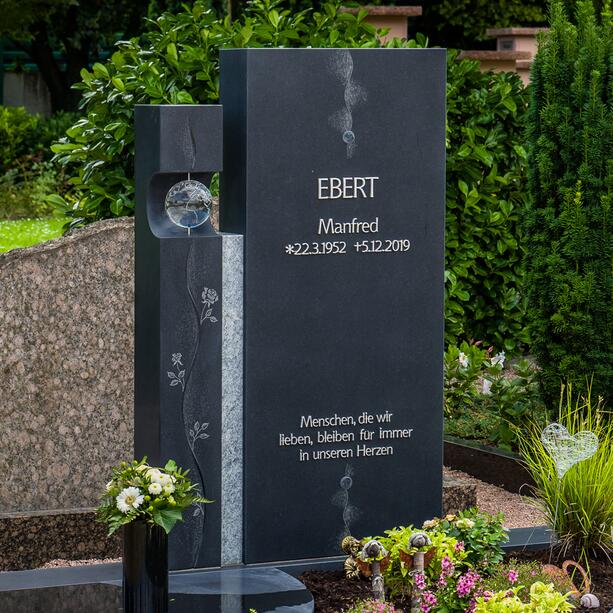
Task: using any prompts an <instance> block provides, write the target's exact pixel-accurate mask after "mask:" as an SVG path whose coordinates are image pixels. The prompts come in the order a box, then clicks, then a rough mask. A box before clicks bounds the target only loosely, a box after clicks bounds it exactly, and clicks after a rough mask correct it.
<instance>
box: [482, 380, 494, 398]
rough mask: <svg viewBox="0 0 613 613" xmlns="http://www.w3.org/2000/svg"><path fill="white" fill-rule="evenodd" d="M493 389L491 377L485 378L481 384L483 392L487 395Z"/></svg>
mask: <svg viewBox="0 0 613 613" xmlns="http://www.w3.org/2000/svg"><path fill="white" fill-rule="evenodd" d="M491 390H492V382H491V381H490V380H489V379H483V385H482V386H481V393H483V394H485V395H487V394H490V393H491Z"/></svg>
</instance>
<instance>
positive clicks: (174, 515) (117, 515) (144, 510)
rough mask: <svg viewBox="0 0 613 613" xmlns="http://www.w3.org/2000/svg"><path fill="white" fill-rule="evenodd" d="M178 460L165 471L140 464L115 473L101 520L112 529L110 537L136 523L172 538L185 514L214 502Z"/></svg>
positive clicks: (125, 465)
mask: <svg viewBox="0 0 613 613" xmlns="http://www.w3.org/2000/svg"><path fill="white" fill-rule="evenodd" d="M188 472H189V471H187V470H185V471H184V470H181V469H180V468H178V467H177V465H176V463H175V462H174V460H169V461H168V462H167V464H166V466H164V468H163V469H162V468H154V467H151V466H149V465H148V464H147V458H143V459H142V460H141V461H140V462H138V461H137V460H134V462H132V463H128V462H122V463H121V464H120V465H119V466H118V467H116V468H114V469H113V478H112V479H111V480H110V481H109V482H108V483H107V484H106V492H105V494H104V495H103V497H102V504H101V505H100V506H99V507H98V510H97V512H98V519H99V521H101V522H104V523H105V524H107V525H108V527H109V535H111V534H113V532H115V531H116V530H118V529H119V528H121V526H124V525H126V524H129V523H130V522H132V521H135V520H144V521H146V522H147V523H149V524H156V525H158V526H160V527H161V528H163V529H164V531H165V532H166V534H168V533H169V532H170V531H171V530H172V529H173V528H174V526H175V524H176V523H177V522H178V521H182V519H183V512H184V511H185V510H187V509H188V508H189V507H191V506H192V505H197V504H203V503H206V502H210V500H206V499H205V498H201V497H200V496H198V492H197V491H196V484H194V483H192V482H191V481H190V480H189V478H188V477H187V474H188Z"/></svg>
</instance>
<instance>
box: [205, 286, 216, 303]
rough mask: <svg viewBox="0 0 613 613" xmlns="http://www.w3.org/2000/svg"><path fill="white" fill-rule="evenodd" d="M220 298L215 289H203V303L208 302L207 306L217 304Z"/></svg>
mask: <svg viewBox="0 0 613 613" xmlns="http://www.w3.org/2000/svg"><path fill="white" fill-rule="evenodd" d="M218 300H219V296H218V295H217V292H216V291H215V290H214V289H209V288H208V287H205V288H204V289H203V290H202V304H206V305H207V306H209V307H210V306H211V305H213V304H215V303H216V302H217V301H218Z"/></svg>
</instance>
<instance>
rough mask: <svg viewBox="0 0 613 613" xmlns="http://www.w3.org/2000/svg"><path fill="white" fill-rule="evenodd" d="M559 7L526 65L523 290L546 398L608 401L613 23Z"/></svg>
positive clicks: (587, 9)
mask: <svg viewBox="0 0 613 613" xmlns="http://www.w3.org/2000/svg"><path fill="white" fill-rule="evenodd" d="M602 23H603V25H597V21H596V18H595V15H594V10H593V7H592V3H591V2H589V1H588V2H578V3H577V25H576V26H575V25H573V24H571V23H570V21H569V19H568V17H567V15H566V13H565V11H564V9H563V6H562V4H561V2H559V1H557V0H556V1H554V2H553V3H552V5H551V31H550V32H549V33H548V34H547V35H545V36H544V37H543V38H542V39H541V43H540V45H539V51H538V53H537V55H536V58H535V60H534V64H533V67H532V83H533V86H532V88H531V102H530V111H529V115H528V144H529V159H530V166H529V168H530V191H531V193H532V206H531V208H530V212H529V215H528V216H527V217H526V244H527V245H528V246H529V249H527V250H526V288H527V297H528V300H529V307H530V309H529V317H530V336H531V338H532V342H533V344H532V347H533V350H534V352H535V353H536V355H537V357H538V360H539V364H540V366H541V368H542V370H543V384H544V390H545V394H546V399H547V401H548V403H549V404H550V405H553V404H554V403H555V398H556V397H557V390H558V389H559V385H560V381H563V380H573V381H574V383H575V386H577V387H581V388H582V391H585V381H586V377H587V378H589V377H590V376H591V375H593V393H594V395H601V394H602V395H604V396H605V400H606V401H608V402H610V401H611V400H612V399H613V398H612V396H611V391H612V390H613V300H612V299H611V296H612V293H613V273H612V267H611V260H612V257H613V212H612V211H611V206H612V204H613V194H612V191H613V157H612V155H611V152H612V151H613V98H612V94H611V92H612V87H611V85H612V81H611V78H612V75H613V17H612V15H611V12H610V11H608V10H607V11H606V12H605V13H604V14H603V17H602Z"/></svg>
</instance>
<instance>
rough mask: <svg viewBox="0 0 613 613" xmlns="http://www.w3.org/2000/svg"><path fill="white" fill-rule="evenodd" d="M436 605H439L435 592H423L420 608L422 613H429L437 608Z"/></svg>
mask: <svg viewBox="0 0 613 613" xmlns="http://www.w3.org/2000/svg"><path fill="white" fill-rule="evenodd" d="M436 604H437V600H436V596H435V595H434V593H433V592H430V591H425V592H422V594H421V598H420V605H419V608H420V610H421V611H422V613H429V611H430V610H431V609H432V607H435V606H436Z"/></svg>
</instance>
